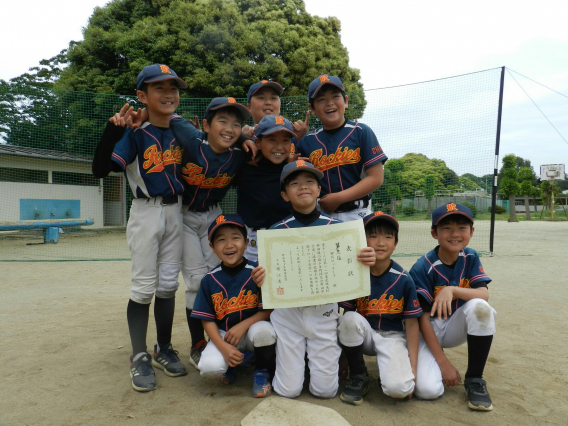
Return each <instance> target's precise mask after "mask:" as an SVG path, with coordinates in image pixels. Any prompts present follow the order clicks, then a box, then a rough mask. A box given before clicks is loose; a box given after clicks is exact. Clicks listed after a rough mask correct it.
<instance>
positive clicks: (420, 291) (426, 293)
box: [416, 288, 434, 302]
mask: <svg viewBox="0 0 568 426" xmlns="http://www.w3.org/2000/svg"><path fill="white" fill-rule="evenodd" d="M416 293H420V294H421V295H422V296H424V298H425V299H426V300H429V301H430V302H432V301H433V300H434V298H433V297H432V296H431V295H430V292H428V290H426V289H423V288H417V289H416Z"/></svg>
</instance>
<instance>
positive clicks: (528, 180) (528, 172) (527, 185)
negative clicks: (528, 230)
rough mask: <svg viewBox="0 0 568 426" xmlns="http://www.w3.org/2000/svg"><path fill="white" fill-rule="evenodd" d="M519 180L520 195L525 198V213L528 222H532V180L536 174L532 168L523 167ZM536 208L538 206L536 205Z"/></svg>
mask: <svg viewBox="0 0 568 426" xmlns="http://www.w3.org/2000/svg"><path fill="white" fill-rule="evenodd" d="M519 179H520V180H521V187H520V194H521V195H524V196H525V211H526V215H527V220H531V207H530V205H529V195H531V194H532V192H533V187H532V180H533V179H534V172H533V170H532V169H531V168H530V167H521V169H520V170H519ZM535 208H536V204H535Z"/></svg>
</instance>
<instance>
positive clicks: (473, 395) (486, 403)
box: [463, 377, 493, 411]
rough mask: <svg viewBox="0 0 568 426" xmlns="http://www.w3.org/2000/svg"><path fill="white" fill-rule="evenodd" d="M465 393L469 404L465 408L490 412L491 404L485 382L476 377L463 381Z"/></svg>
mask: <svg viewBox="0 0 568 426" xmlns="http://www.w3.org/2000/svg"><path fill="white" fill-rule="evenodd" d="M463 385H464V387H465V393H466V394H467V399H468V400H469V402H468V403H467V406H468V407H469V408H471V409H472V410H479V411H491V410H493V404H492V403H491V397H490V396H489V392H487V382H486V381H485V380H483V379H481V378H478V377H470V378H469V379H465V381H464V384H463Z"/></svg>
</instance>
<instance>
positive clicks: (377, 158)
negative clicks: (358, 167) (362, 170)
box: [363, 154, 386, 167]
mask: <svg viewBox="0 0 568 426" xmlns="http://www.w3.org/2000/svg"><path fill="white" fill-rule="evenodd" d="M383 158H386V155H385V154H381V155H377V156H376V157H373V158H371V159H370V160H369V161H367V162H366V163H364V164H363V167H367V166H368V165H369V164H371V163H375V162H377V161H379V160H381V159H383Z"/></svg>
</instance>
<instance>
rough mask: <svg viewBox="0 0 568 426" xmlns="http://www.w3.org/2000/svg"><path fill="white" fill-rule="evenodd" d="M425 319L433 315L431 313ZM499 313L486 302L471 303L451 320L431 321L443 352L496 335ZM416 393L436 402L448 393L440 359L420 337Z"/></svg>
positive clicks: (477, 300) (435, 319) (473, 300)
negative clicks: (476, 338) (469, 337)
mask: <svg viewBox="0 0 568 426" xmlns="http://www.w3.org/2000/svg"><path fill="white" fill-rule="evenodd" d="M424 315H429V313H428V312H426V313H424ZM495 315H497V312H496V311H495V309H493V308H492V307H491V306H490V305H489V303H487V302H486V301H485V300H483V299H471V300H468V301H467V302H466V303H465V304H464V305H462V307H461V308H459V309H458V310H457V311H455V312H454V313H453V314H452V316H451V317H450V318H448V319H447V320H444V319H441V320H439V319H438V318H437V317H434V318H432V319H431V320H430V323H431V324H432V328H433V329H434V332H435V333H436V337H438V342H439V343H440V346H441V347H442V348H454V347H456V346H460V345H462V344H464V343H465V342H466V341H467V335H468V334H471V335H473V336H492V335H494V334H495ZM416 376H417V377H416V391H415V395H416V396H417V397H418V398H420V399H436V398H438V397H440V396H442V394H443V393H444V384H443V383H442V373H441V371H440V367H439V366H438V363H437V362H436V359H435V358H434V356H433V355H432V352H430V349H429V348H428V345H427V344H426V342H425V341H424V338H423V337H422V334H420V343H419V345H418V363H417V365H416Z"/></svg>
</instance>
